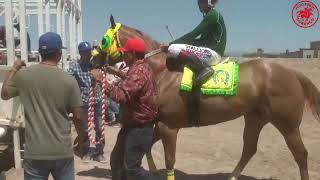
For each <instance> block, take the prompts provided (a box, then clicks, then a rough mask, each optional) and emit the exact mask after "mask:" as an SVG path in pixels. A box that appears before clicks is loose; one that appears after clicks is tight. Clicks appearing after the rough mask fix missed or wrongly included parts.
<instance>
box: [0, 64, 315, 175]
mask: <svg viewBox="0 0 320 180" xmlns="http://www.w3.org/2000/svg"><path fill="white" fill-rule="evenodd" d="M270 60H272V61H278V62H279V63H281V64H283V65H285V66H288V67H290V68H294V69H298V70H299V71H301V72H303V73H304V74H305V75H306V76H308V77H309V78H310V79H311V80H312V81H313V82H314V83H315V84H316V86H317V87H318V88H320V78H319V77H320V61H319V60H318V61H319V62H318V61H316V60H312V61H296V60H283V59H270ZM243 128H244V120H243V118H238V119H236V120H234V121H230V122H226V123H222V124H218V125H215V126H208V127H201V128H188V129H182V130H181V131H180V132H179V135H178V143H177V155H176V158H177V160H176V166H175V168H176V180H212V179H214V180H224V179H226V177H227V176H228V174H229V173H230V172H231V171H232V170H233V168H234V167H235V166H236V164H237V162H238V160H239V159H240V156H241V152H242V143H243V141H242V134H243ZM118 131H119V128H117V127H107V128H106V141H107V142H106V147H105V155H106V157H107V159H108V160H109V155H110V152H111V150H112V147H113V145H114V143H115V140H116V135H117V132H118ZM301 133H302V138H303V141H304V144H305V146H306V148H307V150H308V152H309V157H308V162H309V175H310V180H319V179H320V156H319V153H320V123H319V122H318V121H316V120H315V118H314V117H313V116H312V114H311V113H310V112H309V111H308V110H306V112H305V113H304V116H303V121H302V124H301ZM152 153H153V157H154V159H155V163H156V165H157V167H158V169H161V171H160V174H159V175H157V176H155V177H156V179H166V178H165V177H166V176H165V170H164V169H165V165H164V152H163V147H162V144H161V142H158V143H157V144H156V145H155V146H154V148H153V151H152ZM7 163H8V161H6V160H5V159H4V158H1V156H0V165H5V164H7ZM143 164H144V167H146V168H147V164H146V160H145V159H144V161H143ZM242 175H243V176H242V177H241V178H240V179H239V180H256V179H265V180H271V179H279V180H299V179H300V175H299V169H298V166H297V164H296V163H295V161H294V159H293V156H292V155H291V152H290V151H289V150H288V148H287V146H286V144H285V141H284V139H283V137H282V136H281V134H280V133H279V132H278V131H277V130H276V129H275V128H274V127H273V126H272V125H267V126H266V127H265V128H264V129H263V130H262V133H261V135H260V139H259V144H258V152H257V154H256V155H255V156H254V157H253V159H252V160H251V161H250V162H249V164H248V165H247V167H246V168H245V170H244V172H243V173H242ZM76 179H79V180H100V179H111V175H110V165H109V161H108V162H107V163H106V164H101V163H98V162H94V161H91V162H89V163H85V162H82V161H81V160H80V159H79V158H77V157H76Z"/></svg>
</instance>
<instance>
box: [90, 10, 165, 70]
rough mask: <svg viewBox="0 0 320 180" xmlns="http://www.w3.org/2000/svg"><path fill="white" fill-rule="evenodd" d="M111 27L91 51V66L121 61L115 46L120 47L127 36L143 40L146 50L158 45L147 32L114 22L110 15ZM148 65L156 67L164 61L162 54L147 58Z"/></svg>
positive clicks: (121, 57) (121, 58)
mask: <svg viewBox="0 0 320 180" xmlns="http://www.w3.org/2000/svg"><path fill="white" fill-rule="evenodd" d="M110 22H111V27H110V28H109V29H107V31H106V32H105V33H104V35H103V37H102V40H101V42H100V43H99V45H98V46H97V47H96V48H94V49H93V51H92V57H93V58H92V60H91V61H90V64H91V66H92V68H101V67H103V66H106V65H114V64H116V63H117V62H121V61H123V56H122V54H121V53H120V52H118V51H117V48H119V47H122V45H124V44H125V43H126V41H127V40H128V39H129V38H140V39H143V40H144V42H145V47H146V51H147V52H149V51H152V50H155V49H158V48H159V47H160V43H158V42H157V41H155V40H153V39H152V38H151V37H150V36H148V35H147V34H145V33H143V32H141V31H139V30H137V29H134V28H131V27H128V26H125V25H122V24H120V23H116V22H115V21H114V18H113V16H112V15H111V17H110ZM147 62H148V63H149V65H150V66H151V68H153V69H157V67H158V66H159V65H160V64H164V63H165V57H164V54H159V55H155V56H152V57H150V58H148V61H147Z"/></svg>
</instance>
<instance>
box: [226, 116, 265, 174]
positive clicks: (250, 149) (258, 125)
mask: <svg viewBox="0 0 320 180" xmlns="http://www.w3.org/2000/svg"><path fill="white" fill-rule="evenodd" d="M244 118H245V127H244V134H243V150H242V155H241V159H240V161H239V162H238V164H237V166H236V167H235V169H234V170H233V172H232V173H231V175H230V177H229V180H236V179H237V178H238V177H239V176H240V174H241V172H242V171H243V169H244V168H245V166H246V165H247V164H248V162H249V161H250V159H251V158H252V157H253V155H254V154H255V153H256V152H257V145H258V139H259V135H260V132H261V130H262V128H263V127H264V126H265V125H266V124H267V121H266V120H265V118H264V117H263V114H262V113H260V112H251V113H249V114H247V115H245V116H244Z"/></svg>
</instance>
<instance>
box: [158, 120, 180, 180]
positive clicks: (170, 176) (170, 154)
mask: <svg viewBox="0 0 320 180" xmlns="http://www.w3.org/2000/svg"><path fill="white" fill-rule="evenodd" d="M158 128H159V134H160V138H161V140H162V144H163V147H164V153H165V163H166V168H167V180H174V179H175V176H174V164H175V162H176V143H177V135H178V131H179V129H178V128H172V127H169V126H167V125H166V124H165V123H163V122H159V123H158Z"/></svg>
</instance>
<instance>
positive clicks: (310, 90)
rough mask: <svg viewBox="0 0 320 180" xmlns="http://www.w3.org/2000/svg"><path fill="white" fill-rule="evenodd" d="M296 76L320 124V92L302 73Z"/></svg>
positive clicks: (297, 73)
mask: <svg viewBox="0 0 320 180" xmlns="http://www.w3.org/2000/svg"><path fill="white" fill-rule="evenodd" d="M296 76H297V78H298V79H299V81H300V84H301V86H302V88H303V91H304V94H305V97H306V98H307V102H308V104H309V106H310V108H311V111H312V114H313V116H314V117H315V118H316V119H317V120H318V121H319V122H320V91H319V89H318V88H317V87H316V86H315V85H314V84H313V83H312V81H311V80H310V79H309V78H307V77H306V76H305V75H303V74H302V73H300V72H297V71H296Z"/></svg>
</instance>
